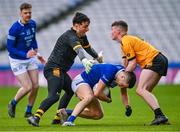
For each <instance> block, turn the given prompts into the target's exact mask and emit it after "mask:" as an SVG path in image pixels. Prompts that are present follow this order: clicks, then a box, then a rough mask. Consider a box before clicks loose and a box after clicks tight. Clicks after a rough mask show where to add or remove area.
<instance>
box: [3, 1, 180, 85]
mask: <svg viewBox="0 0 180 132" xmlns="http://www.w3.org/2000/svg"><path fill="white" fill-rule="evenodd" d="M22 2H24V0H0V6H1V7H0V21H1V24H0V50H1V51H0V60H1V61H0V85H1V86H4V85H9V86H11V85H17V81H16V79H15V78H14V75H12V72H11V71H10V67H9V62H8V53H7V51H6V36H7V33H8V29H9V27H10V26H11V24H12V23H13V22H14V21H16V20H17V19H18V17H19V5H20V4H21V3H22ZM26 2H30V3H31V4H32V6H33V14H32V18H33V19H35V20H36V22H37V25H38V30H37V41H38V44H39V50H40V53H41V54H42V55H43V56H45V58H46V59H47V58H48V56H49V55H50V53H51V51H52V48H53V46H54V44H55V42H56V40H57V38H58V37H59V36H60V35H61V34H62V33H63V32H64V31H66V30H67V29H69V28H70V27H71V25H72V17H73V15H74V13H75V11H81V12H83V13H85V14H87V15H88V16H89V17H90V19H91V24H90V31H89V32H88V37H89V41H90V43H91V44H92V46H93V47H94V48H95V49H96V50H97V51H101V50H102V51H104V58H105V62H110V63H120V62H121V57H120V52H119V44H118V43H117V42H113V41H112V40H111V23H112V22H113V21H115V20H120V19H122V20H125V21H127V22H128V24H129V34H134V35H138V36H140V37H141V38H144V39H145V40H146V41H149V42H150V43H151V44H152V45H154V46H155V47H156V48H158V49H159V50H160V51H162V53H163V54H165V55H166V56H167V57H168V59H169V70H168V75H167V77H163V78H162V79H161V81H160V83H170V84H172V83H173V84H177V83H178V84H179V83H180V59H179V58H180V52H179V51H180V45H179V41H180V22H179V21H180V8H179V5H180V1H179V0H133V1H132V0H111V1H108V0H51V1H49V0H41V1H36V0H26ZM42 68H43V67H42V66H41V65H40V69H41V70H42ZM81 70H82V66H81V65H80V62H79V59H76V61H75V64H74V67H73V68H72V70H71V71H70V74H71V76H72V77H74V76H75V75H76V74H77V73H78V72H80V71H81ZM136 72H137V76H138V75H139V70H138V68H137V70H136ZM40 84H41V85H46V81H45V80H44V77H43V75H42V72H40Z"/></svg>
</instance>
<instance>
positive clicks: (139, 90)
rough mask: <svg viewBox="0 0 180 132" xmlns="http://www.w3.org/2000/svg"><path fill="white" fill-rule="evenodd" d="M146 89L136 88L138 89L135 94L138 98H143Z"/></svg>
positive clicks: (145, 87)
mask: <svg viewBox="0 0 180 132" xmlns="http://www.w3.org/2000/svg"><path fill="white" fill-rule="evenodd" d="M147 88H148V87H147V86H144V87H138V88H137V89H136V93H137V94H138V95H139V96H143V95H144V93H146V92H147Z"/></svg>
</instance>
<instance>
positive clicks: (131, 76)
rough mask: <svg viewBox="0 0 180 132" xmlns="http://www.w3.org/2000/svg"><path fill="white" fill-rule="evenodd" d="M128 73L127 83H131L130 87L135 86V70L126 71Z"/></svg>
mask: <svg viewBox="0 0 180 132" xmlns="http://www.w3.org/2000/svg"><path fill="white" fill-rule="evenodd" d="M126 73H127V75H128V78H127V83H128V84H129V88H133V87H134V85H135V83H136V75H135V74H134V72H129V71H126Z"/></svg>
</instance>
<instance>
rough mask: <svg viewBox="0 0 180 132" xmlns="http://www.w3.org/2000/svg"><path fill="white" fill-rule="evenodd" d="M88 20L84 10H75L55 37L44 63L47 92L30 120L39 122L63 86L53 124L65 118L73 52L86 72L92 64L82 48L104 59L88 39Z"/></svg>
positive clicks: (69, 94)
mask: <svg viewBox="0 0 180 132" xmlns="http://www.w3.org/2000/svg"><path fill="white" fill-rule="evenodd" d="M89 24H90V19H89V18H88V17H87V16H86V15H85V14H82V13H79V12H77V13H76V14H75V16H74V18H73V26H72V28H71V29H69V30H67V31H66V32H65V33H63V34H62V35H61V36H60V37H59V38H58V40H57V42H56V45H55V46H54V49H53V51H52V53H51V55H50V57H49V58H48V61H47V63H46V65H45V67H44V76H45V78H46V80H47V84H48V96H47V97H46V98H45V99H44V100H43V101H42V102H41V104H40V106H39V108H38V109H37V111H36V113H35V114H34V116H31V117H29V118H28V119H27V121H28V123H29V124H32V125H33V126H39V121H40V119H41V117H42V116H43V114H44V113H45V112H46V111H47V110H48V109H49V108H50V107H51V106H52V105H53V104H54V103H56V102H57V101H58V100H59V98H60V93H61V90H64V91H65V93H64V95H63V96H62V97H61V99H60V102H59V106H58V109H57V113H56V115H55V118H54V120H53V122H52V124H60V123H63V120H64V119H62V116H61V114H63V113H65V109H66V107H67V105H68V103H69V101H70V100H71V97H72V96H73V91H72V89H71V82H72V80H71V78H70V77H69V75H68V74H67V71H68V70H69V69H70V68H71V66H72V65H73V63H74V59H75V57H76V56H78V57H79V59H80V60H81V62H82V64H83V66H84V67H85V71H86V72H87V73H88V72H89V71H90V70H91V67H92V65H93V63H92V62H91V61H90V60H88V59H87V58H86V57H85V55H84V51H83V49H84V50H85V51H86V52H87V53H88V54H89V55H91V56H92V57H93V58H94V59H96V60H97V61H98V62H99V63H102V62H103V57H102V56H100V55H99V56H98V54H97V52H96V51H95V50H94V49H93V48H91V46H90V44H89V42H88V39H87V36H86V32H87V31H88V30H89ZM63 117H64V116H63Z"/></svg>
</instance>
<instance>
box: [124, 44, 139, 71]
mask: <svg viewBox="0 0 180 132" xmlns="http://www.w3.org/2000/svg"><path fill="white" fill-rule="evenodd" d="M121 51H122V55H123V56H122V57H123V64H124V66H125V67H126V71H131V72H132V71H134V69H135V68H136V54H135V52H134V49H133V47H132V46H131V43H130V42H129V41H127V42H125V43H124V44H123V46H122V47H121Z"/></svg>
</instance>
